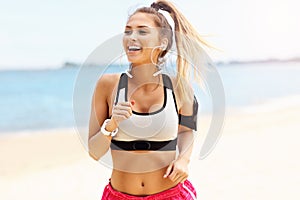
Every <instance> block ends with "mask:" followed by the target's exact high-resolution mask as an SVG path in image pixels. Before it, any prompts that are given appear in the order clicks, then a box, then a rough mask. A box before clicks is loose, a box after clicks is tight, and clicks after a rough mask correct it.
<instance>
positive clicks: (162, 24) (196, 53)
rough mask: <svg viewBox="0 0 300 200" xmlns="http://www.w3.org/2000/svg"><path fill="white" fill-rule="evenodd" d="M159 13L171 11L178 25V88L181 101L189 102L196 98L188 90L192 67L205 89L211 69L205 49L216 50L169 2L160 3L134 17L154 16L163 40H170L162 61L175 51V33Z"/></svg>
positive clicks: (158, 1)
mask: <svg viewBox="0 0 300 200" xmlns="http://www.w3.org/2000/svg"><path fill="white" fill-rule="evenodd" d="M159 10H164V11H167V12H168V13H169V14H170V16H171V17H172V19H173V21H174V29H175V30H174V33H175V41H176V49H177V59H176V64H177V73H176V80H177V81H176V82H177V85H176V87H178V94H179V99H180V100H181V101H186V100H188V101H189V100H191V98H193V95H191V94H192V93H191V90H190V89H189V88H190V87H187V86H188V85H187V84H188V83H189V79H190V74H191V67H193V69H194V70H193V75H194V80H195V81H196V83H197V84H198V85H199V86H200V87H201V88H202V87H203V86H204V82H203V81H204V76H205V75H204V74H205V73H204V72H205V70H206V69H207V67H206V66H207V63H206V62H207V56H206V53H205V52H204V49H203V46H205V47H209V48H211V47H212V46H211V45H210V44H208V43H207V42H206V41H204V39H203V38H202V37H201V36H200V34H199V33H198V32H197V31H196V29H195V28H194V27H193V26H192V24H191V23H190V22H189V21H188V20H187V19H186V17H185V16H184V15H183V14H182V13H181V12H180V11H179V10H178V9H177V8H176V7H175V5H174V4H172V3H171V2H169V1H165V0H157V1H156V2H155V3H153V4H152V5H151V7H142V8H139V9H137V10H136V11H135V12H134V13H133V14H132V15H134V14H136V13H147V14H152V15H153V16H154V22H155V23H156V25H157V27H159V28H161V36H162V37H166V38H167V39H168V46H167V48H166V49H165V50H164V51H163V52H162V54H161V55H160V56H161V57H164V56H165V55H166V53H167V52H168V51H169V50H170V49H171V47H172V43H173V31H172V27H171V25H170V24H169V23H168V20H167V19H166V18H165V16H164V15H163V14H161V13H160V12H158V11H159ZM132 15H131V16H132ZM192 65H193V66H192Z"/></svg>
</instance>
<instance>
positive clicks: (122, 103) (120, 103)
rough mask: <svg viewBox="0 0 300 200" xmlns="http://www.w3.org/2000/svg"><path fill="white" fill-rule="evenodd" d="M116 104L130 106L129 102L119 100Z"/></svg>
mask: <svg viewBox="0 0 300 200" xmlns="http://www.w3.org/2000/svg"><path fill="white" fill-rule="evenodd" d="M117 105H120V106H130V102H128V101H127V102H119V103H118V104H117Z"/></svg>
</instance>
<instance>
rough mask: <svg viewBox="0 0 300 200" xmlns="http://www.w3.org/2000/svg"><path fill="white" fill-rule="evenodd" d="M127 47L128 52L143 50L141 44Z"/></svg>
mask: <svg viewBox="0 0 300 200" xmlns="http://www.w3.org/2000/svg"><path fill="white" fill-rule="evenodd" d="M127 49H128V52H136V51H140V50H142V48H141V47H140V46H135V45H132V46H128V47H127Z"/></svg>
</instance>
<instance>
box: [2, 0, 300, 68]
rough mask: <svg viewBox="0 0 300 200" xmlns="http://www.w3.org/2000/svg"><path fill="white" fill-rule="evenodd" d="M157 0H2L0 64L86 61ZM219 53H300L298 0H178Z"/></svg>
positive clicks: (235, 56)
mask: <svg viewBox="0 0 300 200" xmlns="http://www.w3.org/2000/svg"><path fill="white" fill-rule="evenodd" d="M152 2H153V1H152V0H151V1H148V0H147V1H137V0H130V1H129V0H122V1H112V0H109V1H100V0H75V1H74V0H73V1H71V0H59V1H58V0H43V1H40V0H26V1H21V0H18V1H17V0H10V1H4V0H0V70H1V69H41V68H57V67H60V66H61V65H62V64H63V63H64V62H66V61H70V62H78V63H82V62H84V60H85V59H86V58H87V57H88V56H89V54H90V53H91V52H92V51H93V50H94V49H95V48H96V47H97V46H99V45H100V44H101V43H103V42H104V41H106V40H108V39H109V38H111V37H113V36H115V35H117V34H120V33H122V32H123V30H124V26H125V23H126V20H127V17H128V13H130V12H131V11H133V10H134V9H135V8H137V7H140V6H145V5H146V6H149V5H151V3H152ZM172 2H173V3H174V4H175V5H176V6H177V7H178V8H179V10H180V11H181V12H182V13H183V14H184V15H185V16H186V17H187V19H188V20H189V21H190V22H191V23H192V24H193V25H194V27H196V29H197V30H198V32H199V33H200V34H201V35H203V37H204V39H205V40H207V41H208V42H209V43H211V44H213V45H214V46H216V47H217V48H219V49H221V50H222V51H218V52H216V51H212V52H209V54H210V55H211V57H212V58H213V59H214V60H216V61H229V60H253V59H269V58H280V59H286V58H291V57H297V56H298V57H299V56H300V48H299V39H298V36H299V35H300V26H299V19H300V14H299V12H298V9H299V7H300V2H299V1H297V0H285V1H284V0H225V1H224V0H191V1H188V0H173V1H172Z"/></svg>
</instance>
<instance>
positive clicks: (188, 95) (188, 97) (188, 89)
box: [169, 76, 194, 108]
mask: <svg viewBox="0 0 300 200" xmlns="http://www.w3.org/2000/svg"><path fill="white" fill-rule="evenodd" d="M169 77H170V79H171V81H172V85H173V90H174V93H175V97H176V102H177V105H178V107H179V108H181V107H182V106H183V105H184V104H187V103H188V104H191V103H192V100H193V95H194V91H193V87H192V85H191V84H190V83H189V82H188V81H186V80H184V79H181V82H180V84H181V85H180V84H179V80H178V78H177V77H175V76H169ZM180 87H182V89H184V90H185V96H183V95H181V91H182V90H180Z"/></svg>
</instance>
